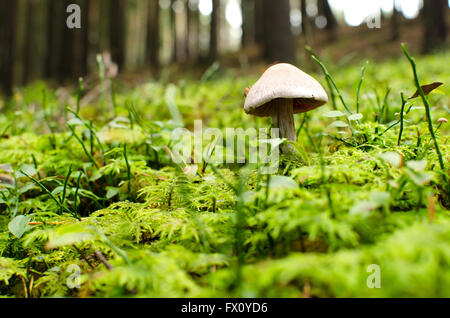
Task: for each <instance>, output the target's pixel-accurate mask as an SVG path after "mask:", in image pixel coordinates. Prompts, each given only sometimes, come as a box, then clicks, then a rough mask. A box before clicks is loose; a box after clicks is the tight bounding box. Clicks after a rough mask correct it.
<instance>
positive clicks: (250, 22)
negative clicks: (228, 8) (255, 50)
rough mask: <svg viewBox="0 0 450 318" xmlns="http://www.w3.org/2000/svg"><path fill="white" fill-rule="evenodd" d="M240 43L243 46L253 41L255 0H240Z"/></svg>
mask: <svg viewBox="0 0 450 318" xmlns="http://www.w3.org/2000/svg"><path fill="white" fill-rule="evenodd" d="M241 11H242V43H241V46H242V47H245V46H247V45H250V44H252V43H254V42H255V24H256V23H255V0H247V1H245V0H243V1H241Z"/></svg>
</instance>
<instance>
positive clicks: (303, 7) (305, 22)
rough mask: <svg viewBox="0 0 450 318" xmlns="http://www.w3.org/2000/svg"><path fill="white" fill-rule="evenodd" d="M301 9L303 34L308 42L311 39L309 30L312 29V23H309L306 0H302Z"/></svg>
mask: <svg viewBox="0 0 450 318" xmlns="http://www.w3.org/2000/svg"><path fill="white" fill-rule="evenodd" d="M300 1H301V4H300V11H301V13H302V35H303V38H304V40H305V42H306V43H308V39H309V31H310V25H309V17H308V14H307V13H306V0H300Z"/></svg>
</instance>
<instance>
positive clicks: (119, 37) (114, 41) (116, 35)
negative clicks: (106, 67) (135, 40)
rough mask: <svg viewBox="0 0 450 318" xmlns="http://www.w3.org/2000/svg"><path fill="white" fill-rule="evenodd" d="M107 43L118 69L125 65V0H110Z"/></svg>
mask: <svg viewBox="0 0 450 318" xmlns="http://www.w3.org/2000/svg"><path fill="white" fill-rule="evenodd" d="M109 2H110V16H109V19H110V20H109V45H110V48H111V57H112V61H113V62H114V63H117V66H118V67H119V70H121V69H122V68H123V66H124V65H125V30H126V21H127V20H126V9H127V1H126V0H110V1H109Z"/></svg>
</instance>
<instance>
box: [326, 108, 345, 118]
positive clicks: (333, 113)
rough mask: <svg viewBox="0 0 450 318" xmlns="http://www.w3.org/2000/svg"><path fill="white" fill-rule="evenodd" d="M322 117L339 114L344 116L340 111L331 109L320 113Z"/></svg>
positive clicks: (337, 115) (338, 115)
mask: <svg viewBox="0 0 450 318" xmlns="http://www.w3.org/2000/svg"><path fill="white" fill-rule="evenodd" d="M322 115H323V116H324V117H330V118H331V117H341V116H345V114H344V113H343V112H340V111H338V110H332V111H329V112H326V113H323V114H322Z"/></svg>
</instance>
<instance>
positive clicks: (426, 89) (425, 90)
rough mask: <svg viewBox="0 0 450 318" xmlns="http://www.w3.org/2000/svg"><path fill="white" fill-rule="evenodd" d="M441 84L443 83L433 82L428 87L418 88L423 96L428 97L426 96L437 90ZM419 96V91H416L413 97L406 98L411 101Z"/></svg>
mask: <svg viewBox="0 0 450 318" xmlns="http://www.w3.org/2000/svg"><path fill="white" fill-rule="evenodd" d="M442 84H443V83H441V82H434V83H431V84H428V85H422V86H420V87H422V90H423V93H424V94H425V95H428V94H430V93H431V92H432V91H433V90H435V89H436V88H438V87H439V86H441V85H442ZM419 96H420V94H419V90H416V92H415V93H414V95H413V96H411V97H410V98H408V99H413V98H416V97H419Z"/></svg>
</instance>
